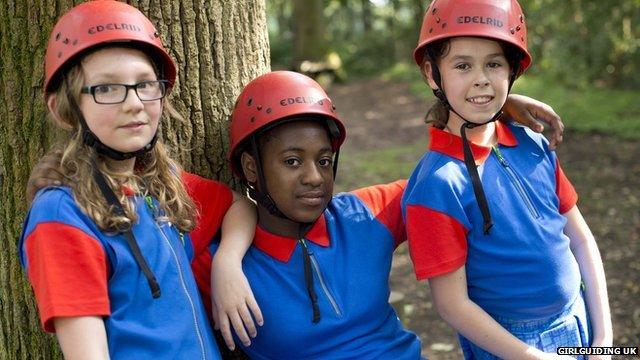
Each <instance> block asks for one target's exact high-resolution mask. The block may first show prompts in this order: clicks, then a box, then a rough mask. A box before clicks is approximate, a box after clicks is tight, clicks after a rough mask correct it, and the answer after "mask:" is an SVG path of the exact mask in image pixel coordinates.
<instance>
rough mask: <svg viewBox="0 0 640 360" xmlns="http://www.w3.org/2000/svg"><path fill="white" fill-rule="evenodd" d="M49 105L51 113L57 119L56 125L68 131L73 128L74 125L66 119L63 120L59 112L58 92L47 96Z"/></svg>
mask: <svg viewBox="0 0 640 360" xmlns="http://www.w3.org/2000/svg"><path fill="white" fill-rule="evenodd" d="M47 107H48V108H49V113H50V114H51V117H52V118H53V120H54V121H55V123H56V125H58V126H60V127H61V128H63V129H64V130H67V131H71V130H73V127H72V126H71V125H70V124H69V123H67V122H66V121H64V120H62V118H61V117H60V114H58V106H57V96H56V94H51V95H49V96H48V97H47Z"/></svg>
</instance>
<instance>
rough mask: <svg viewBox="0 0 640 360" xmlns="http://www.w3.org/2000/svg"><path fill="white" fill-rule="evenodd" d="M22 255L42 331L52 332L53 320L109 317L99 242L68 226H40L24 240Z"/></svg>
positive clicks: (105, 262)
mask: <svg viewBox="0 0 640 360" xmlns="http://www.w3.org/2000/svg"><path fill="white" fill-rule="evenodd" d="M25 251H26V256H27V274H28V276H29V281H30V282H31V285H32V287H33V292H34V294H35V297H36V301H37V303H38V310H39V311H40V321H41V323H42V327H43V328H44V330H45V331H47V332H55V328H54V326H53V318H55V317H63V316H64V317H70V316H73V317H75V316H108V315H110V314H111V312H110V310H109V292H108V289H107V278H108V273H109V272H108V265H107V259H106V254H105V252H104V249H103V248H102V246H101V245H100V243H99V242H98V240H96V239H94V238H92V237H91V236H89V235H87V234H86V233H84V232H83V231H82V230H80V229H78V228H76V227H73V226H70V225H66V224H62V223H57V222H43V223H40V224H38V225H37V226H36V228H35V229H34V230H33V231H32V232H31V233H30V234H29V236H28V237H27V238H26V239H25Z"/></svg>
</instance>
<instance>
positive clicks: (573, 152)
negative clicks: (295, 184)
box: [330, 79, 640, 359]
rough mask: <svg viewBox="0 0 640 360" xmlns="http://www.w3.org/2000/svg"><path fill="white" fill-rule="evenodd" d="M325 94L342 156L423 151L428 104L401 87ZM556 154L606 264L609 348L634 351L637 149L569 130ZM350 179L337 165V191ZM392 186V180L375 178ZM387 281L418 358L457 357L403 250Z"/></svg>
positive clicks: (367, 84)
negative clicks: (338, 122)
mask: <svg viewBox="0 0 640 360" xmlns="http://www.w3.org/2000/svg"><path fill="white" fill-rule="evenodd" d="M330 95H331V97H332V99H333V101H334V103H335V105H336V107H337V109H338V112H339V113H340V115H341V116H342V118H343V119H344V120H345V121H346V123H347V128H348V133H349V136H348V140H347V142H346V143H345V146H344V148H343V153H346V154H350V155H353V154H357V153H362V152H367V151H373V150H376V149H385V148H393V147H399V146H406V145H410V144H416V143H420V142H422V143H423V144H424V147H422V148H424V149H426V146H427V145H426V144H427V137H426V128H425V125H424V124H423V122H422V117H423V116H424V114H425V113H426V110H427V109H428V104H425V103H424V101H423V100H421V99H419V98H418V97H417V96H415V95H414V94H413V93H411V91H410V90H409V87H408V86H407V85H405V84H398V83H393V82H387V81H382V80H379V79H367V80H358V81H354V82H352V83H349V84H346V85H334V86H333V88H332V89H331V91H330ZM560 115H562V114H560ZM558 152H559V156H560V158H561V159H562V162H563V168H564V170H565V172H566V173H567V175H568V176H569V178H570V179H571V180H572V182H573V184H574V186H575V187H576V190H577V191H578V193H579V194H580V201H579V206H580V209H581V211H582V213H583V214H584V216H585V218H586V219H587V222H588V223H589V225H590V227H591V230H592V231H593V232H594V234H595V236H596V239H597V240H598V243H599V247H600V251H601V252H602V257H603V260H604V262H605V271H606V273H607V281H608V289H609V296H610V303H611V307H612V313H613V323H614V336H615V344H616V345H621V346H640V244H639V243H638V240H639V238H640V191H639V190H638V188H639V187H640V161H638V160H637V159H636V157H637V155H638V154H640V144H638V143H637V142H630V141H622V140H619V139H616V138H614V137H610V136H603V135H598V134H576V133H571V130H570V129H569V130H568V131H567V132H566V133H565V143H564V144H563V145H562V146H561V148H560V149H559V151H558ZM398 161H402V160H401V159H399V160H398ZM411 161H413V160H411ZM408 175H409V174H407V175H406V176H408ZM345 177H347V178H346V179H345ZM357 177H358V174H352V173H349V172H348V169H345V168H344V167H341V173H339V177H338V179H339V182H338V185H340V184H341V183H343V184H344V183H348V184H356V183H358V181H357ZM354 178H355V180H354ZM391 180H395V179H382V181H391ZM360 185H361V186H364V185H370V184H367V183H364V184H360ZM390 283H391V287H392V289H393V291H394V292H397V293H399V294H401V295H403V296H404V299H403V300H402V301H400V302H399V303H398V304H399V305H398V306H397V308H398V309H400V311H399V313H400V316H401V318H403V321H404V323H405V325H406V326H407V327H408V328H410V329H411V330H412V331H414V332H415V333H417V334H418V335H419V336H420V337H421V339H422V341H423V354H424V355H427V356H429V358H430V359H459V358H461V357H462V355H461V352H460V350H459V347H458V344H457V340H456V337H455V334H454V333H453V331H451V330H450V328H449V327H448V326H447V325H446V324H445V323H443V322H442V321H441V320H440V318H439V317H438V315H437V314H436V311H435V309H434V308H433V305H432V303H431V301H430V295H429V291H428V286H427V284H426V283H424V282H423V283H418V282H416V281H415V277H414V275H413V270H412V265H411V260H410V259H409V256H408V254H407V249H406V246H401V247H400V248H399V249H398V251H397V252H396V256H395V257H394V263H393V270H392V275H391V279H390Z"/></svg>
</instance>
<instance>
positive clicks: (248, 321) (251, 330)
mask: <svg viewBox="0 0 640 360" xmlns="http://www.w3.org/2000/svg"><path fill="white" fill-rule="evenodd" d="M238 312H239V314H240V317H241V318H242V322H243V327H244V328H245V329H246V330H247V333H248V334H249V336H251V337H252V338H254V337H256V334H257V333H258V332H257V331H256V325H255V324H254V323H253V318H252V317H251V313H250V312H249V309H248V308H247V307H246V306H244V307H242V308H241V309H239V311H238Z"/></svg>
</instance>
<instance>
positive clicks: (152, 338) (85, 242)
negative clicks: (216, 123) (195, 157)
mask: <svg viewBox="0 0 640 360" xmlns="http://www.w3.org/2000/svg"><path fill="white" fill-rule="evenodd" d="M183 181H184V182H185V184H186V185H187V189H188V191H189V193H190V195H192V196H193V197H196V198H207V199H209V204H211V205H210V206H207V207H206V208H201V214H200V218H201V220H202V221H200V224H201V226H200V228H199V230H197V231H205V232H207V231H209V232H210V231H213V230H208V229H207V228H215V229H217V228H218V227H219V226H220V224H221V221H222V217H223V216H224V213H225V212H226V210H227V208H228V207H229V206H230V204H231V201H232V200H231V192H230V190H229V189H227V188H226V187H224V186H223V185H220V184H218V183H215V182H213V181H210V180H205V179H202V178H199V177H197V176H195V175H191V174H188V173H184V174H183ZM201 193H202V194H201ZM127 195H128V197H129V200H130V201H132V202H133V203H134V205H135V208H136V212H137V214H138V220H137V221H136V223H135V224H134V225H133V229H132V230H133V234H134V235H135V238H136V240H137V242H138V245H139V246H140V249H141V252H142V254H143V256H144V258H145V260H146V261H147V262H148V264H149V267H150V268H151V270H152V272H153V274H154V275H155V277H156V279H157V280H158V283H159V285H160V289H161V296H160V297H159V298H157V299H153V298H152V296H151V291H150V290H149V286H148V284H147V280H146V278H145V276H144V275H143V273H142V271H141V270H140V267H139V266H138V264H137V263H136V261H135V259H134V257H133V254H132V252H131V250H130V248H129V246H128V245H127V243H126V240H125V238H124V236H123V235H119V234H110V233H105V232H103V231H101V230H100V229H99V228H98V227H97V226H96V224H95V223H94V222H93V221H92V220H91V218H89V217H88V216H87V215H86V214H85V213H83V212H82V210H81V209H80V208H79V206H78V205H77V204H76V202H75V201H74V198H73V194H72V192H71V189H69V188H67V187H58V188H47V189H43V190H41V191H40V192H39V193H38V195H37V196H36V199H35V200H34V201H33V204H32V206H31V209H30V211H29V214H28V216H27V219H26V221H25V225H24V228H23V233H22V237H21V239H20V245H19V250H20V258H21V262H22V265H23V267H24V268H25V271H26V273H27V276H28V278H29V280H30V282H31V285H32V287H33V290H34V294H35V297H36V301H37V304H38V309H39V312H40V320H41V322H42V326H43V328H44V329H45V331H48V332H54V331H55V328H54V326H53V319H54V318H56V317H77V316H102V317H104V324H105V328H106V332H107V341H108V346H109V353H110V356H111V358H113V359H145V358H157V359H163V358H167V359H174V358H183V359H219V358H220V355H219V352H218V349H217V347H216V344H215V341H214V338H213V336H212V333H211V328H210V325H209V321H208V319H207V316H206V313H205V310H204V308H203V306H202V301H201V299H200V296H199V293H198V289H197V287H196V282H195V279H194V277H193V273H192V271H191V269H190V266H189V265H190V260H191V258H192V257H193V254H194V249H195V250H196V251H197V250H198V249H203V248H204V247H206V245H207V244H206V243H204V244H199V243H195V242H194V243H192V241H191V239H190V237H189V236H188V235H184V236H181V235H180V234H179V232H178V231H177V229H176V228H175V226H173V225H172V224H170V223H168V222H166V221H163V220H162V219H161V215H162V214H161V212H158V211H157V210H154V208H155V209H157V201H155V200H153V204H154V205H155V206H154V207H151V206H148V205H147V203H146V201H145V198H144V197H142V196H138V195H135V194H133V193H128V194H127ZM205 220H206V223H205V222H204V221H205Z"/></svg>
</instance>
